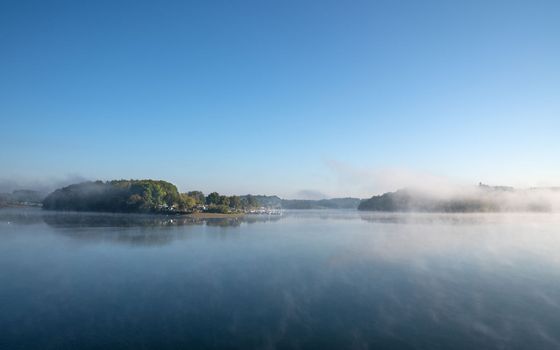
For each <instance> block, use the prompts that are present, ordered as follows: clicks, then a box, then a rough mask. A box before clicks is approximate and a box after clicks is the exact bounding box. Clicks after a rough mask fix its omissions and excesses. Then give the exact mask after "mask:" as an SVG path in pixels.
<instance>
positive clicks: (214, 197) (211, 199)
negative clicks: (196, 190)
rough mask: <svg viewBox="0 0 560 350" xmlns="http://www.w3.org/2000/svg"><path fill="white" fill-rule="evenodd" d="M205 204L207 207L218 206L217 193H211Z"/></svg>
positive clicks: (218, 195) (218, 196)
mask: <svg viewBox="0 0 560 350" xmlns="http://www.w3.org/2000/svg"><path fill="white" fill-rule="evenodd" d="M206 204H208V205H212V204H214V205H218V204H220V194H219V193H218V192H212V193H210V194H209V195H208V196H207V197H206Z"/></svg>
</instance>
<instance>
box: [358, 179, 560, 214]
mask: <svg viewBox="0 0 560 350" xmlns="http://www.w3.org/2000/svg"><path fill="white" fill-rule="evenodd" d="M559 194H560V192H558V191H557V190H550V189H529V190H515V189H513V188H511V187H505V186H487V185H483V184H480V185H479V186H478V187H477V188H473V189H471V190H469V191H459V192H458V193H454V194H448V195H445V196H443V195H437V194H435V193H429V192H420V191H414V190H410V189H401V190H398V191H395V192H387V193H384V194H382V195H379V196H373V197H371V198H370V199H365V200H363V201H361V202H360V205H359V206H358V210H367V211H384V212H441V213H476V212H481V213H484V212H523V211H527V212H549V211H553V210H554V208H555V207H556V209H558V204H559V203H558V202H559V199H560V196H559Z"/></svg>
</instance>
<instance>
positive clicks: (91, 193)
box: [43, 180, 181, 213]
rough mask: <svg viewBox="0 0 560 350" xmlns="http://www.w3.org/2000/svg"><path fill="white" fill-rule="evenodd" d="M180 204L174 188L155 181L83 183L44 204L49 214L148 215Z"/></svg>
mask: <svg viewBox="0 0 560 350" xmlns="http://www.w3.org/2000/svg"><path fill="white" fill-rule="evenodd" d="M180 204H181V196H180V194H179V192H178V191H177V187H175V185H173V184H171V183H169V182H166V181H155V180H113V181H107V182H102V181H94V182H83V183H80V184H74V185H70V186H67V187H64V188H61V189H58V190H56V191H54V192H53V193H51V194H49V195H48V196H47V197H46V198H45V199H44V200H43V208H44V209H50V210H72V211H105V212H121V213H138V212H140V213H150V212H161V211H167V210H169V209H170V208H176V207H178V206H179V205H180Z"/></svg>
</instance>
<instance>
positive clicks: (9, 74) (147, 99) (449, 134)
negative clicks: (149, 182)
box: [0, 0, 560, 197]
mask: <svg viewBox="0 0 560 350" xmlns="http://www.w3.org/2000/svg"><path fill="white" fill-rule="evenodd" d="M559 13H560V2H558V1H524V2H522V1H461V2H460V1H287V0H283V1H195V2H189V1H157V2H156V1H151V2H143V1H67V2H65V1H36V2H33V1H6V0H3V1H2V2H1V3H0V47H1V54H0V77H1V79H0V100H1V103H0V122H1V124H0V125H1V129H2V131H1V138H0V150H1V151H0V164H1V165H2V168H1V172H0V179H4V180H13V181H19V182H21V183H25V182H27V183H31V182H33V181H51V180H52V181H54V180H56V181H60V180H64V179H71V178H75V177H78V178H87V179H97V178H100V179H112V178H161V179H167V180H169V181H172V182H174V183H176V184H177V185H178V186H179V188H180V189H182V190H189V189H201V190H203V191H206V192H208V191H211V190H217V191H219V192H224V193H229V194H231V193H238V194H241V193H247V192H252V193H266V194H275V193H277V194H280V195H282V196H284V197H306V196H307V197H308V196H309V194H310V193H317V195H316V196H318V197H319V196H321V194H323V195H326V196H340V195H353V196H361V197H368V196H370V195H372V194H374V192H380V191H385V190H390V189H392V188H391V187H395V186H401V185H403V184H405V182H406V181H414V179H424V178H431V179H436V180H435V181H436V182H437V179H438V178H441V179H453V181H460V182H472V183H478V182H479V181H483V182H488V183H496V184H498V183H499V184H508V185H517V186H532V185H560V163H558V160H557V159H558V154H559V151H560V141H559V139H558V136H559V135H560V99H559V96H560V69H559V68H560V63H559V62H560V21H559V20H558V14H559ZM403 174H404V175H403ZM396 178H398V179H401V180H400V182H398V181H397V182H392V180H393V179H396ZM14 179H15V180H14Z"/></svg>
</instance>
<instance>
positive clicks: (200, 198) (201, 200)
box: [187, 191, 206, 205]
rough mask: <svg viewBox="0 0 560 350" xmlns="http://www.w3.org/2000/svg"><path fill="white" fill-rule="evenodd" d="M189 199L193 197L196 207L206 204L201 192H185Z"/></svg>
mask: <svg viewBox="0 0 560 350" xmlns="http://www.w3.org/2000/svg"><path fill="white" fill-rule="evenodd" d="M187 194H188V195H189V196H190V197H193V198H194V199H195V201H196V205H202V204H204V203H206V197H204V193H202V192H201V191H190V192H187Z"/></svg>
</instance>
